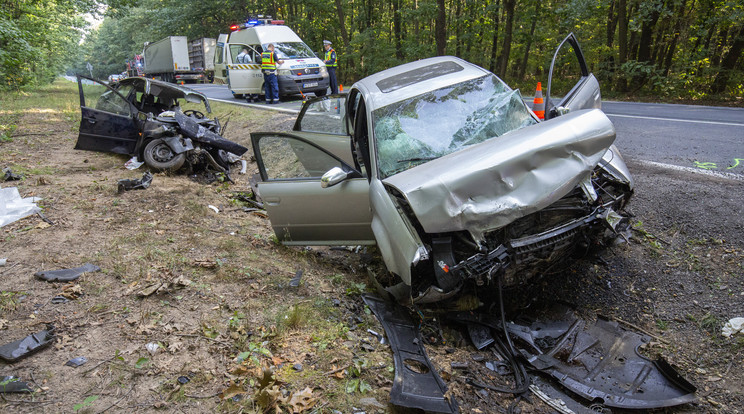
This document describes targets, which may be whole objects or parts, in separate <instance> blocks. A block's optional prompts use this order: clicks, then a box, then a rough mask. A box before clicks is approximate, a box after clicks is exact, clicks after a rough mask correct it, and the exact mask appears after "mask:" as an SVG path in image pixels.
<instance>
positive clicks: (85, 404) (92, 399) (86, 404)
mask: <svg viewBox="0 0 744 414" xmlns="http://www.w3.org/2000/svg"><path fill="white" fill-rule="evenodd" d="M97 399H98V396H97V395H90V396H88V397H85V399H84V400H83V402H81V403H78V404H75V405H73V406H72V410H73V411H75V412H78V411H80V410H82V409H84V408H88V407H90V406H91V405H93V403H94V402H95V401H96V400H97Z"/></svg>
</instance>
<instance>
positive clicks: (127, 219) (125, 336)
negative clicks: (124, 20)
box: [0, 81, 744, 413]
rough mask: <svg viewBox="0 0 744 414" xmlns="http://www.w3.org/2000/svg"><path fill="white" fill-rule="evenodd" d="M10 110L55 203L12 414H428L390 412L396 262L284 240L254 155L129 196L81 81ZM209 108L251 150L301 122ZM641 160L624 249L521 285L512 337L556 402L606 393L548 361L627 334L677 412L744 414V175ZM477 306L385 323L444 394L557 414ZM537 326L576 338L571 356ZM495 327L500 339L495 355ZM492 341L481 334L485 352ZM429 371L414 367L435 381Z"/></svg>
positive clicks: (17, 317) (510, 313) (28, 304)
mask: <svg viewBox="0 0 744 414" xmlns="http://www.w3.org/2000/svg"><path fill="white" fill-rule="evenodd" d="M3 98H4V99H3V100H4V103H3V105H2V106H0V115H2V116H3V117H5V118H7V119H9V120H12V122H13V123H14V124H15V125H17V128H16V129H15V131H14V134H13V137H12V139H7V140H3V141H2V142H0V166H2V167H9V168H10V169H11V170H12V171H13V172H14V173H15V174H19V175H21V176H22V177H21V179H20V180H15V181H6V182H4V183H2V187H3V188H7V187H17V188H18V190H19V193H20V195H21V196H23V197H38V198H40V200H39V201H37V205H38V206H39V207H41V215H36V214H34V215H31V216H29V217H26V218H23V219H21V220H18V221H15V222H13V223H11V224H8V225H6V226H4V227H2V228H1V230H2V233H1V234H2V243H1V244H0V246H1V247H0V257H2V258H7V261H6V262H5V263H4V264H3V265H2V266H0V338H2V339H1V340H0V354H1V355H5V351H6V349H5V348H4V347H3V345H6V344H11V343H13V342H14V341H18V340H24V341H26V342H24V343H26V344H27V345H29V346H30V348H29V350H30V351H32V352H29V353H28V355H22V356H21V357H20V358H18V359H17V360H8V359H0V384H3V385H0V410H1V411H3V412H39V411H41V410H45V411H50V412H90V413H100V412H150V411H154V410H162V411H164V412H188V413H201V412H247V413H263V412H284V413H311V412H316V413H335V412H341V413H359V412H366V413H387V412H399V413H403V412H415V411H411V410H406V409H405V408H400V407H399V406H397V405H394V404H392V403H393V402H395V403H400V402H401V400H400V399H399V398H400V397H401V394H399V393H395V392H394V390H395V389H396V387H397V386H396V382H395V378H396V370H395V368H396V359H397V358H398V357H396V356H395V355H394V354H393V353H391V346H390V345H391V339H393V341H392V342H395V339H394V338H393V337H391V336H390V335H389V334H385V326H384V324H381V323H380V322H379V321H378V319H377V318H376V317H375V314H379V312H381V311H384V309H383V310H381V309H380V308H378V306H377V305H375V302H374V299H369V297H370V295H378V291H377V290H376V289H375V287H374V283H373V281H372V280H370V270H371V271H372V272H374V271H379V269H380V268H381V266H380V263H381V258H380V253H379V252H378V251H377V250H376V249H375V248H374V247H372V246H368V247H357V246H346V247H334V248H328V247H286V246H283V245H281V244H280V243H279V242H278V240H277V238H276V236H275V235H274V231H273V230H272V228H271V224H270V222H269V220H268V218H267V215H266V214H265V212H264V211H263V210H261V209H259V208H257V207H256V206H255V205H254V204H253V203H251V202H250V201H249V200H251V186H250V179H251V177H252V176H253V175H254V174H256V173H257V172H258V170H257V166H256V163H255V160H252V159H251V157H250V156H249V154H250V153H251V151H250V150H249V152H247V153H246V155H245V156H244V157H243V158H244V159H245V160H247V161H248V171H247V174H244V175H241V174H238V172H237V170H238V169H239V164H237V166H235V167H233V170H232V173H231V175H230V176H231V178H232V179H233V181H234V182H233V183H231V182H229V181H225V180H221V179H219V177H218V179H216V180H215V181H212V182H208V181H211V180H206V181H205V180H203V179H197V178H199V177H192V176H191V175H189V174H184V173H162V172H154V171H153V174H152V181H151V183H150V185H149V187H147V188H144V189H138V190H136V191H122V192H119V189H118V180H120V179H132V180H136V179H140V178H142V176H143V173H144V171H145V168H146V167H141V169H138V170H134V171H130V170H127V169H125V168H124V163H125V162H127V160H128V159H129V158H130V157H128V156H125V155H118V154H110V153H98V152H88V151H76V150H74V149H73V148H74V146H75V143H76V141H77V138H78V137H77V134H78V126H79V124H80V110H79V107H78V102H77V99H78V97H77V89H76V86H75V85H74V83H71V82H70V83H66V82H62V81H58V82H56V83H55V84H53V85H52V86H51V87H49V88H45V89H43V90H42V91H40V92H31V93H29V94H26V95H20V96H15V97H14V98H13V102H8V99H7V97H3ZM212 106H213V107H212V109H213V112H214V113H215V114H216V115H218V116H219V117H220V119H221V120H223V121H222V122H224V119H227V118H228V117H229V118H230V126H229V127H228V128H227V131H226V133H225V134H224V137H225V138H226V139H229V140H231V141H233V142H235V143H237V144H239V145H242V146H244V147H250V146H251V139H250V133H251V132H257V131H282V130H284V131H288V130H290V129H291V128H292V125H293V123H294V116H293V115H287V114H277V113H274V112H271V111H259V110H252V109H243V108H241V109H236V108H235V107H232V106H229V105H224V104H213V105H212ZM618 145H619V146H620V144H618ZM622 149H623V148H622V147H621V146H620V150H622ZM626 162H627V164H628V168H629V169H630V171H631V172H632V174H633V177H634V179H635V192H634V195H633V199H632V200H631V202H630V204H629V206H628V210H629V212H630V213H632V216H631V218H630V220H631V231H630V232H629V236H628V238H627V240H626V241H624V242H622V243H618V244H617V245H614V246H611V247H609V248H607V249H605V250H602V251H600V252H598V253H596V254H589V255H586V256H585V257H579V258H576V259H575V260H572V261H571V262H570V263H569V264H568V265H567V266H566V267H565V268H562V269H561V270H560V272H555V273H554V274H551V275H550V276H549V277H545V278H541V279H539V280H537V281H536V282H535V283H531V284H528V285H526V286H521V287H510V288H509V289H508V290H506V291H505V292H504V298H505V300H504V305H505V313H506V315H507V317H508V318H509V320H508V322H509V323H508V324H507V325H508V326H511V327H512V328H513V329H514V330H515V332H516V330H517V329H518V327H519V326H521V327H523V328H525V329H522V331H521V332H522V334H521V336H515V335H512V341H513V342H514V345H515V346H516V347H517V348H519V349H520V351H519V352H520V354H521V355H523V357H524V359H525V360H529V359H532V361H533V363H532V364H522V365H523V366H524V367H525V368H524V369H525V372H526V374H527V375H526V377H525V378H530V379H531V382H530V384H533V385H536V386H537V389H538V390H539V391H540V392H541V393H543V394H545V395H559V394H551V393H560V395H565V396H568V397H571V398H572V399H573V400H575V401H577V402H579V403H580V404H579V405H577V406H573V407H574V408H573V411H574V412H581V409H582V407H584V408H586V407H589V406H590V405H591V401H587V400H586V399H584V398H583V397H582V395H581V393H577V392H576V391H575V390H574V391H571V390H570V389H571V386H570V384H561V383H560V382H559V381H556V378H557V377H559V376H560V375H558V374H551V372H548V371H549V370H550V369H551V368H549V367H547V368H546V366H547V365H550V366H551V367H553V368H554V369H555V368H556V367H558V366H559V364H558V363H557V362H555V361H553V360H549V359H548V358H547V357H546V355H548V354H550V350H555V352H554V353H553V354H552V355H551V357H555V360H557V361H561V364H563V363H564V362H565V361H571V360H572V357H573V359H581V358H583V356H580V355H579V354H580V352H578V350H579V349H580V348H582V347H584V348H587V349H588V347H589V345H587V344H588V343H589V342H591V343H594V342H597V341H599V342H601V343H605V342H606V341H609V342H613V341H616V340H617V338H622V339H623V340H622V341H621V342H622V347H630V349H631V351H632V352H631V351H627V352H629V354H631V353H635V351H634V348H635V347H636V346H638V348H637V349H638V352H639V353H640V354H641V355H644V356H646V357H647V358H649V359H650V360H652V361H653V360H659V359H661V360H663V361H665V362H664V363H665V364H667V365H668V367H669V368H670V369H672V370H673V371H675V372H676V373H678V374H679V378H678V381H677V382H676V384H675V385H674V386H675V387H678V389H681V390H682V391H681V392H680V394H679V395H676V397H675V398H681V399H683V400H684V401H681V402H682V403H681V404H678V405H676V404H675V405H674V406H673V407H671V408H662V409H660V410H659V412H674V413H698V412H715V413H732V412H743V410H742V407H743V406H744V390H743V389H742V384H744V373H743V371H742V368H743V367H744V357H743V355H742V354H743V353H744V334H741V333H739V334H734V335H732V336H730V337H724V336H723V335H722V333H721V332H722V328H723V327H724V325H725V324H726V322H727V321H729V320H730V319H732V318H735V317H742V316H744V256H743V255H744V251H743V249H744V228H743V227H742V223H741V214H742V205H744V194H742V192H741V191H740V190H741V184H740V182H732V181H728V180H725V179H723V178H716V177H705V178H700V177H697V176H692V175H689V174H688V173H686V172H678V171H675V172H670V171H664V170H660V169H655V168H654V167H650V166H647V165H642V164H640V163H635V162H634V161H633V160H632V159H626ZM202 178H203V177H202ZM88 264H90V266H88ZM79 267H83V268H82V270H80V271H79V272H73V273H79V274H77V275H75V274H71V273H70V272H67V273H53V272H52V271H55V270H60V269H74V268H79ZM98 269H100V270H98ZM478 300H479V299H478V298H473V297H469V296H463V297H462V299H461V300H460V301H458V302H456V303H455V305H452V304H451V303H449V304H448V306H455V307H454V308H452V307H450V308H444V307H441V306H437V305H431V306H420V307H417V311H416V312H408V313H405V312H404V313H405V314H404V315H402V316H401V315H399V314H396V313H395V312H397V311H396V310H390V309H389V310H388V311H389V312H390V315H399V316H400V317H401V318H402V319H401V321H409V322H410V324H409V325H405V324H404V323H402V322H401V323H402V325H405V326H410V329H414V330H417V331H418V333H419V334H420V336H419V338H420V340H417V341H416V343H417V349H421V350H423V351H425V352H426V355H428V359H429V360H430V363H431V367H432V368H433V371H432V372H433V373H435V374H436V376H437V377H438V378H439V380H436V379H430V380H427V381H433V383H438V384H439V385H441V386H443V387H442V388H441V389H442V390H444V391H443V395H444V396H446V399H445V401H446V404H445V405H447V407H448V409H450V410H454V409H456V410H458V412H461V413H492V412H507V411H508V410H509V409H510V407H517V408H518V409H519V410H521V412H523V413H549V412H555V410H556V408H554V407H553V406H551V405H549V403H548V402H545V401H550V398H549V397H548V398H544V399H543V398H542V397H540V396H538V393H537V392H535V391H529V390H528V391H525V392H524V393H522V394H520V395H518V396H515V394H513V393H510V392H508V391H509V390H513V389H515V388H518V387H520V386H522V385H524V378H522V379H521V380H520V379H518V378H519V377H520V375H521V374H519V372H521V369H520V368H515V366H514V365H512V361H510V360H504V359H503V358H502V357H500V356H499V354H498V353H496V352H494V351H493V347H499V346H503V347H509V346H510V344H508V343H501V344H500V345H499V344H497V342H499V341H500V340H501V339H499V338H498V336H499V335H496V334H494V333H495V332H496V333H498V331H499V330H498V329H490V328H489V326H491V325H495V326H497V327H499V329H502V328H503V326H501V321H500V310H499V306H498V304H497V303H498V302H497V301H495V300H494V301H493V302H492V304H495V305H493V306H491V307H489V308H487V309H483V308H481V309H479V311H478V312H470V311H471V310H473V309H475V308H477V307H478V305H479V304H478V303H477V301H478ZM370 301H372V302H370ZM474 301H475V302H476V303H473V302H474ZM556 312H558V313H556ZM489 317H490V318H492V319H488V318H489ZM469 318H470V319H469ZM472 318H480V319H478V320H475V319H472ZM406 323H408V322H406ZM541 323H542V325H540V324H541ZM484 326H485V327H486V328H485V332H486V334H483V332H484V328H483V327H484ZM537 327H540V329H546V330H547V329H553V330H554V332H563V333H565V332H567V331H568V330H570V329H573V330H574V332H576V335H574V336H573V337H571V338H570V339H566V340H565V341H563V342H562V344H563V345H565V344H570V347H568V348H565V349H563V348H561V346H562V344H561V343H556V342H551V340H548V339H545V338H546V337H545V336H540V335H538V334H535V332H537V330H536V329H537ZM526 328H529V329H531V331H530V332H531V333H528V330H529V329H526ZM519 329H521V328H519ZM489 330H490V333H489ZM399 334H400V332H399ZM406 334H408V333H404V334H401V335H403V336H397V337H396V338H398V340H400V338H405V336H404V335H406ZM489 335H490V336H492V337H493V338H492V339H493V340H494V341H495V342H496V343H493V342H492V343H489V344H487V345H484V344H485V342H488V336H489ZM29 336H31V339H25V338H27V337H29ZM590 337H591V338H594V339H587V338H590ZM477 338H481V339H483V338H485V339H484V342H480V345H483V347H482V348H481V349H480V350H479V349H478V348H477V345H479V344H477V343H476V342H475V341H474V339H477ZM381 339H382V340H381ZM530 340H531V341H532V342H533V344H534V346H529V345H525V344H529V342H530ZM582 341H583V342H582ZM502 342H503V341H502ZM582 344H583V345H582ZM567 346H568V345H567ZM618 346H620V345H618ZM14 347H16V348H17V344H16V345H14V346H10V347H8V352H10V353H12V349H11V348H13V349H15V348H14ZM540 353H542V354H543V356H542V357H541V356H539V354H540ZM585 356H586V358H587V359H585V363H586V364H590V362H586V361H589V358H590V355H588V354H585ZM9 358H12V356H10V357H9ZM417 358H418V359H417ZM413 359H414V361H419V362H420V361H423V359H421V358H419V357H416V358H413ZM404 360H405V358H403V359H401V360H400V361H403V362H404V364H405V361H404ZM540 361H542V363H543V365H540V364H541V362H540ZM546 361H547V362H546ZM419 362H408V364H410V368H408V367H406V368H404V369H410V370H411V371H412V372H413V371H414V370H416V369H419V370H422V369H423V371H426V367H425V366H424V367H423V368H422V365H420V363H419ZM595 363H596V361H595ZM567 365H570V364H567ZM667 365H663V369H666V367H667ZM659 366H660V365H656V367H657V368H658V367H659ZM569 368H570V369H576V367H575V366H574V367H573V368H571V367H568V368H567V369H569ZM424 373H425V372H424ZM515 373H517V374H519V375H516V376H515ZM416 375H418V374H416ZM576 375H579V376H580V375H582V374H576ZM583 375H585V376H586V373H584V374H583ZM649 375H650V376H652V375H655V374H649ZM408 378H418V377H416V376H415V375H412V376H409V377H408ZM428 378H433V376H430V377H428ZM16 379H17V380H16ZM407 381H409V382H404V383H403V384H404V385H406V386H413V385H416V384H412V383H411V382H410V381H411V380H408V379H407ZM422 381H423V380H422ZM417 384H418V383H417ZM421 384H423V382H422V383H421ZM648 384H649V387H651V388H650V389H649V392H650V393H654V392H661V391H660V388H653V385H652V384H651V383H650V382H649V383H648ZM655 384H656V385H657V386H658V387H661V388H664V387H667V386H666V385H664V386H662V385H658V384H663V383H662V382H661V380H659V381H657V382H656V383H655ZM422 386H423V385H422ZM688 386H691V387H694V391H692V390H693V388H689V387H688ZM2 387H6V391H10V390H11V389H12V390H14V391H19V392H13V393H11V392H2ZM414 388H415V387H414ZM404 389H408V388H405V387H404ZM427 389H428V388H427ZM505 390H506V391H507V392H505ZM685 390H686V391H685ZM28 391H31V392H28ZM591 392H593V391H587V393H588V395H591ZM690 393H692V394H694V396H693V397H692V398H689V399H688V396H689V394H690ZM391 396H392V397H391ZM636 396H638V395H637V394H636ZM396 398H398V400H395V401H391V399H396ZM605 398H609V397H607V396H605ZM451 401H456V404H457V407H456V408H453V407H452V404H451V403H449V402H451ZM626 401H627V400H626ZM566 402H568V400H566ZM398 405H401V404H398ZM403 405H405V404H403ZM438 407H439V408H437V409H440V412H447V411H445V410H446V408H442V407H443V406H438ZM568 407H569V408H570V407H571V405H568ZM647 407H648V406H647ZM592 408H593V409H598V410H605V411H602V412H628V411H625V409H619V408H613V407H610V406H609V405H602V406H595V407H592ZM641 408H642V407H641Z"/></svg>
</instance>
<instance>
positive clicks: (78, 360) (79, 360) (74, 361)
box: [65, 356, 88, 368]
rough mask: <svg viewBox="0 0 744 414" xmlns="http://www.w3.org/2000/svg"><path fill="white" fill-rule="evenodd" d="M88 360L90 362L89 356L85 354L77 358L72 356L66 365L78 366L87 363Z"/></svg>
mask: <svg viewBox="0 0 744 414" xmlns="http://www.w3.org/2000/svg"><path fill="white" fill-rule="evenodd" d="M86 362H88V358H86V357H84V356H79V357H77V358H72V359H71V360H69V361H67V362H65V365H67V366H68V367H73V368H77V367H79V366H81V365H83V364H85V363H86Z"/></svg>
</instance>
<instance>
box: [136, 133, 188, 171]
mask: <svg viewBox="0 0 744 414" xmlns="http://www.w3.org/2000/svg"><path fill="white" fill-rule="evenodd" d="M144 157H145V164H147V165H148V166H149V167H151V168H155V169H158V170H166V171H176V170H177V169H179V168H181V167H182V166H183V163H184V162H186V154H183V153H181V154H176V153H175V152H173V150H172V149H171V147H169V146H168V144H166V143H165V141H163V140H162V139H160V138H158V139H154V140H152V141H150V142H149V143H148V144H147V145H146V146H145V153H144Z"/></svg>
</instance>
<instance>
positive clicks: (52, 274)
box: [34, 263, 101, 282]
mask: <svg viewBox="0 0 744 414" xmlns="http://www.w3.org/2000/svg"><path fill="white" fill-rule="evenodd" d="M100 271H101V268H100V267H98V266H96V265H94V264H92V263H86V264H84V265H82V266H80V267H76V268H74V269H60V270H43V271H40V272H36V273H34V276H36V277H38V278H39V279H43V280H46V281H47V282H57V281H59V282H69V281H72V280H75V279H77V278H79V277H80V275H82V274H83V273H87V272H100Z"/></svg>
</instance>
